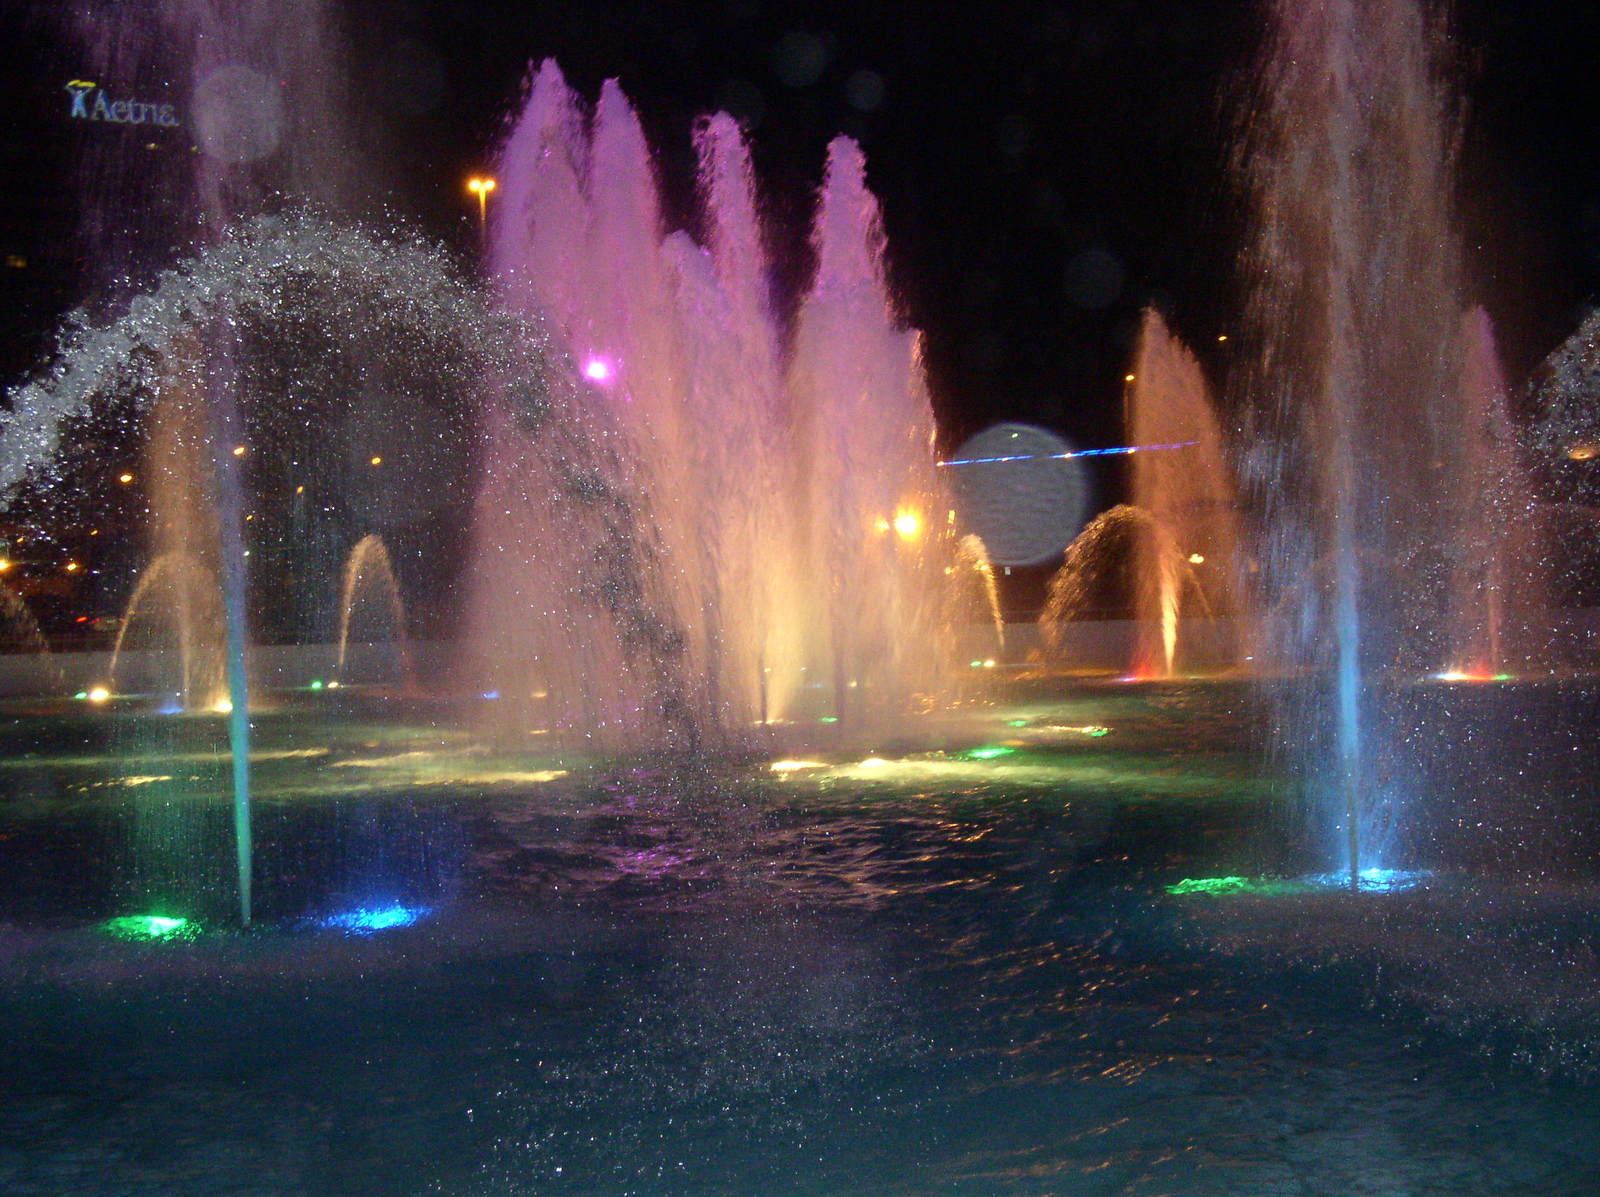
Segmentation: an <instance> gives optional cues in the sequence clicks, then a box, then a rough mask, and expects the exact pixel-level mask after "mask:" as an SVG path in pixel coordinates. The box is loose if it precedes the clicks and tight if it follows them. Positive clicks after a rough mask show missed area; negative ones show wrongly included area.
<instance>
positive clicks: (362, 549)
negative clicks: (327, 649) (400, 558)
mask: <svg viewBox="0 0 1600 1197" xmlns="http://www.w3.org/2000/svg"><path fill="white" fill-rule="evenodd" d="M373 607H378V608H380V610H381V613H382V615H384V616H387V631H388V634H389V639H390V642H391V643H392V645H393V649H394V657H395V667H396V668H397V670H398V676H397V677H396V678H394V679H393V680H395V681H398V682H399V683H400V684H401V685H402V686H404V687H405V688H406V689H408V690H414V689H415V688H416V684H417V676H416V666H415V665H414V664H413V662H412V659H411V643H410V639H409V637H408V636H407V635H406V605H405V600H404V599H403V598H402V597H401V595H400V583H399V582H398V581H397V580H396V578H395V576H394V565H393V563H392V562H391V561H390V560H389V550H388V549H387V548H386V547H385V546H384V543H383V538H382V537H380V536H376V535H373V534H371V533H369V534H368V535H366V536H363V537H362V538H361V539H360V540H358V541H356V544H355V547H354V548H352V549H351V550H350V556H349V557H347V558H346V559H345V563H344V574H343V576H342V577H341V578H340V580H339V656H338V659H337V662H336V663H335V665H334V675H335V676H336V677H337V679H338V680H339V682H340V683H341V684H346V683H348V682H349V681H350V680H352V679H351V678H349V677H348V676H346V672H345V663H346V660H347V658H348V657H349V654H350V628H351V626H352V625H354V626H356V627H357V628H360V627H362V625H363V623H372V622H376V621H374V620H373V619H372V617H371V615H370V614H368V615H367V618H366V620H362V619H358V618H357V617H358V615H361V614H364V613H366V612H367V611H368V609H370V608H373ZM369 638H370V636H369Z"/></svg>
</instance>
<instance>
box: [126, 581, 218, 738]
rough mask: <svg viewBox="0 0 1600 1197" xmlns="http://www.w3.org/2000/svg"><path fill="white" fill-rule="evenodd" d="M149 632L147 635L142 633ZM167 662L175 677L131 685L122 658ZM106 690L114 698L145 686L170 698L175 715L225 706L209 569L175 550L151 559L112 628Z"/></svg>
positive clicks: (150, 676) (148, 675)
mask: <svg viewBox="0 0 1600 1197" xmlns="http://www.w3.org/2000/svg"><path fill="white" fill-rule="evenodd" d="M147 629H148V630H147ZM134 651H138V652H141V653H143V654H146V655H149V656H153V657H156V658H163V657H164V658H166V659H168V660H171V661H172V662H173V663H174V665H175V673H173V674H169V675H167V676H161V677H156V676H155V674H156V673H157V672H159V671H151V670H146V671H145V675H144V676H141V677H139V678H135V679H132V680H130V679H129V677H128V675H127V673H126V671H125V668H124V665H125V661H126V659H127V654H128V653H130V652H134ZM108 673H109V678H108V682H109V686H110V688H111V689H112V690H113V691H114V692H117V693H127V692H135V691H139V690H143V689H145V688H146V687H147V686H148V687H150V688H151V689H153V690H154V691H155V692H156V693H160V694H164V695H170V696H171V698H172V700H173V703H174V707H173V709H174V710H181V711H213V710H217V709H218V708H219V707H220V706H221V704H223V703H224V702H226V701H227V698H228V689H227V684H226V679H225V677H224V670H223V646H222V608H221V591H220V587H219V586H218V583H217V575H216V571H215V570H214V569H207V568H206V567H205V566H204V565H202V564H201V563H200V562H199V561H198V560H196V559H195V558H194V557H192V556H190V555H189V554H188V553H185V552H183V551H182V550H179V549H172V550H168V551H167V552H164V553H162V554H161V555H160V556H158V557H156V558H155V560H153V561H151V562H150V564H149V565H147V566H146V567H145V568H144V572H143V573H141V574H140V575H139V581H138V582H137V583H136V584H135V585H134V588H133V594H132V595H131V596H130V597H129V599H128V606H127V609H126V610H125V611H124V613H123V616H122V623H121V626H119V627H118V628H117V640H116V644H115V646H114V647H113V649H112V652H111V666H110V669H109V671H108Z"/></svg>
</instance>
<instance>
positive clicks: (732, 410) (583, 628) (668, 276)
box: [472, 62, 958, 742]
mask: <svg viewBox="0 0 1600 1197" xmlns="http://www.w3.org/2000/svg"><path fill="white" fill-rule="evenodd" d="M695 146H696V150H697V154H698V158H699V197H700V205H701V210H702V219H701V221H700V225H701V227H702V228H703V230H704V241H705V243H704V244H703V245H702V244H700V243H697V242H696V241H695V240H693V239H692V238H691V237H690V236H689V235H688V234H687V233H684V232H671V233H668V232H667V230H666V229H665V227H664V220H663V218H662V215H661V203H660V199H659V196H658V193H657V182H656V178H655V170H654V165H653V162H652V159H651V156H650V152H649V147H648V146H647V144H646V142H645V139H644V136H643V133H642V131H641V129H640V126H639V122H638V118H637V116H636V115H635V114H634V112H633V110H632V108H631V107H630V106H629V105H628V103H627V100H626V98H625V97H624V96H623V94H622V92H621V90H620V89H619V88H618V87H617V85H616V84H615V83H614V82H612V83H607V84H606V85H605V86H604V87H603V88H602V91H601V94H600V98H599V101H598V103H597V104H596V106H595V108H594V111H593V113H592V116H590V117H589V118H588V119H587V120H586V119H585V114H584V112H583V108H582V105H581V104H580V102H579V101H578V100H577V98H576V97H575V96H574V95H573V94H572V93H571V91H570V90H569V89H568V88H567V86H566V83H565V81H564V80H563V79H562V77H561V74H560V72H559V70H558V69H557V68H556V66H555V65H554V64H553V63H549V62H547V63H545V64H544V65H543V66H542V67H541V68H540V69H539V71H538V72H537V74H536V75H535V78H534V81H533V84H532V88H531V91H530V95H529V100H528V103H527V105H526V107H525V108H524V110H523V113H522V116H521V118H520V120H519V121H518V122H517V124H516V126H515V128H514V129H513V131H512V133H511V135H510V137H509V139H508V141H507V143H506V146H505V148H504V151H503V154H502V162H501V169H500V175H501V179H502V186H503V188H504V190H503V199H502V202H501V204H500V206H499V209H498V211H497V213H496V219H495V225H494V229H493V236H492V243H493V253H492V265H493V268H494V271H495V273H496V276H497V278H498V279H499V280H500V281H501V286H502V289H503V293H504V296H505V298H506V300H507V302H509V303H510V304H512V305H513V306H515V307H518V308H520V309H522V310H524V311H527V312H529V313H542V314H544V315H543V318H547V319H548V320H549V321H550V322H551V323H552V324H553V325H554V326H555V327H556V328H557V329H559V331H560V333H561V334H562V335H563V336H564V338H565V339H566V341H567V343H568V344H569V345H570V347H571V353H572V358H571V360H570V361H568V362H565V363H561V364H559V365H558V367H557V368H558V369H564V370H566V371H569V372H570V377H571V382H570V386H571V387H572V388H581V389H582V390H583V391H584V392H585V393H583V394H582V395H581V397H580V398H578V399H577V401H576V402H577V405H578V407H579V418H578V421H577V427H578V430H580V431H581V432H582V433H583V434H584V435H585V437H586V439H587V441H588V443H589V444H590V445H591V446H592V447H591V448H589V449H583V448H581V447H580V446H578V445H577V444H576V443H568V444H566V445H552V444H551V443H550V437H551V436H553V435H556V434H555V432H553V431H552V429H551V428H549V427H548V426H546V425H544V424H543V423H542V422H541V421H540V420H539V419H538V418H536V417H535V416H531V415H530V413H529V412H528V411H526V410H525V409H522V410H519V409H518V405H517V403H516V401H515V396H514V395H512V396H508V397H507V399H506V401H505V402H502V403H501V404H500V405H499V407H498V409H497V410H495V411H491V412H490V413H488V423H489V426H490V429H491V443H492V448H491V450H490V453H489V462H488V471H487V481H486V484H485V486H484V489H483V492H482V495H481V497H480V518H479V521H478V531H477V541H478V548H477V552H476V557H477V560H478V564H479V569H478V573H477V578H476V581H475V585H474V589H473V616H472V619H473V628H474V637H475V639H476V640H477V641H478V642H480V643H491V642H492V643H494V644H495V645H496V651H495V652H494V653H493V654H492V659H491V660H486V661H485V662H484V668H482V669H480V671H479V673H478V676H479V677H480V678H481V679H482V680H483V685H484V690H485V692H486V693H494V694H499V695H501V696H502V697H509V696H512V695H520V694H524V693H528V692H532V691H533V690H539V691H541V692H545V691H547V692H548V693H549V694H550V695H551V696H552V703H553V706H552V708H551V709H552V710H553V711H554V712H555V715H554V718H555V719H556V722H557V723H559V724H562V725H563V726H564V727H566V728H568V729H570V730H572V731H575V732H580V733H582V734H585V735H591V736H594V735H599V736H602V737H613V738H614V739H618V740H623V741H630V740H631V741H633V742H637V740H638V738H639V736H640V734H641V732H643V733H644V734H645V735H646V736H647V737H648V735H649V733H650V731H651V729H652V725H659V724H660V722H661V720H660V716H659V710H658V708H659V707H660V706H661V703H662V701H663V700H664V699H667V700H669V704H670V706H671V708H672V712H673V717H674V718H677V719H680V720H687V721H688V722H690V723H705V724H710V725H716V726H721V727H738V726H741V725H748V724H753V723H758V722H769V721H774V720H786V719H792V718H796V717H799V716H801V715H802V714H805V715H808V716H812V717H814V716H817V715H826V716H827V717H831V718H839V717H850V718H853V719H857V720H859V719H861V718H864V717H866V716H867V715H868V714H869V713H870V712H873V711H885V712H890V711H893V712H898V711H901V710H903V709H905V707H906V706H907V705H908V704H910V703H912V702H913V701H915V700H916V699H917V698H918V697H919V696H922V695H925V694H927V693H929V692H930V691H932V690H935V689H936V688H937V687H938V683H939V679H940V677H941V676H942V675H943V674H944V671H945V670H946V669H947V668H948V666H949V664H950V661H951V659H952V658H953V655H954V650H953V647H952V645H953V635H952V629H951V612H950V609H949V608H950V603H949V602H948V596H947V595H946V593H945V591H944V590H943V589H942V588H941V585H940V583H941V582H942V581H943V579H944V578H945V577H946V576H947V575H946V574H945V573H944V569H945V567H946V566H951V567H953V566H954V565H955V564H956V561H957V555H958V548H957V544H956V534H955V529H954V528H953V527H952V526H951V523H950V520H949V518H948V515H949V512H950V511H951V510H952V507H951V504H950V502H949V500H948V497H947V496H946V494H945V492H944V488H943V484H942V482H941V480H940V478H939V477H938V471H937V470H936V469H935V467H934V456H933V420H932V413H931V410H930V407H929V403H928V396H927V391H926V385H925V382H924V380H923V373H922V366H921V361H920V352H919V347H918V338H917V334H916V333H915V332H914V331H912V330H909V329H907V328H906V327H905V326H904V324H903V322H902V320H901V319H900V318H899V315H898V313H897V312H896V310H895V308H894V305H893V303H892V301H891V298H890V295H889V289H888V284H887V280H886V278H885V274H884V267H883V255H884V239H883V230H882V223H881V219H880V217H879V214H878V208H877V202H876V200H875V199H874V198H873V196H872V194H871V192H870V191H868V189H867V187H866V182H865V163H864V160H863V158H862V156H861V152H860V150H859V148H858V147H856V145H855V144H854V143H853V142H851V141H849V140H848V139H846V138H839V139H836V140H835V141H834V142H833V144H832V145H830V147H829V152H828V161H827V165H826V170H825V174H824V180H823V184H822V188H821V192H820V196H819V200H818V206H817V212H816V217H815V222H814V226H813V233H812V249H813V253H814V256H815V265H814V270H813V273H812V277H811V282H810V285H809V287H808V288H807V290H806V292H805V294H804V295H803V296H802V297H801V298H800V302H799V304H798V306H797V313H798V314H797V316H796V317H795V323H794V325H793V327H792V328H791V327H785V326H783V325H782V324H781V323H780V321H779V318H778V316H777V314H776V311H775V308H774V305H773V303H772V300H771V274H772V269H771V263H770V260H769V258H768V254H767V236H766V233H765V231H764V229H763V228H762V224H761V220H760V216H759V212H760V205H759V203H758V200H757V194H756V185H755V179H754V175H753V172H752V170H751V167H750V161H749V152H748V149H747V147H746V145H745V142H744V139H743V136H742V134H741V133H740V131H739V129H738V127H737V125H736V124H735V123H734V122H733V121H732V119H731V118H729V117H727V116H722V115H719V116H715V117H712V118H709V119H707V120H706V121H704V122H702V123H701V124H700V126H699V127H698V129H697V131H696V134H695ZM573 453H576V454H577V455H578V457H579V458H582V460H581V461H578V460H575V459H574V457H573ZM504 709H505V710H506V711H507V712H508V714H507V719H508V720H509V721H510V722H511V723H512V724H515V723H516V722H517V721H518V720H520V719H522V718H523V717H524V716H523V715H522V714H519V713H518V711H519V708H518V707H517V706H515V705H508V706H507V707H505V708H504ZM655 730H657V731H660V730H663V729H662V728H660V727H659V726H657V727H656V728H655Z"/></svg>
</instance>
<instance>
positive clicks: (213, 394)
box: [206, 321, 251, 927]
mask: <svg viewBox="0 0 1600 1197" xmlns="http://www.w3.org/2000/svg"><path fill="white" fill-rule="evenodd" d="M218 323H219V325H220V326H221V327H220V328H219V330H218V335H217V336H216V337H215V339H214V341H213V344H212V356H211V359H210V361H209V362H208V363H207V370H206V384H207V394H206V400H207V406H208V407H209V409H210V412H211V427H212V447H213V456H214V459H215V461H216V470H217V520H218V525H219V530H220V532H221V537H220V539H221V557H222V569H221V572H222V609H223V615H224V625H225V628H226V634H227V669H228V701H229V704H230V705H229V708H228V751H229V753H230V754H231V756H232V757H233V841H234V848H235V853H236V856H237V863H238V874H239V922H240V923H241V924H242V925H243V926H246V927H248V926H249V925H250V913H251V911H250V906H251V901H250V883H251V842H250V840H251V836H250V830H251V829H250V685H249V677H248V671H247V669H246V652H247V638H246V637H247V632H246V627H245V558H244V554H245V548H244V532H243V520H242V508H243V503H242V500H241V494H242V489H243V488H242V487H241V485H240V482H239V468H240V458H241V457H242V456H243V450H244V448H245V446H244V442H243V439H242V437H241V436H240V420H239V407H238V398H237V395H236V393H235V390H236V388H235V383H236V381H237V375H236V370H235V365H236V363H235V360H234V350H235V345H234V341H233V336H232V333H231V331H230V330H228V329H227V326H226V322H225V321H219V322H218Z"/></svg>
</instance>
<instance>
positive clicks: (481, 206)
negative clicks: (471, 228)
mask: <svg viewBox="0 0 1600 1197" xmlns="http://www.w3.org/2000/svg"><path fill="white" fill-rule="evenodd" d="M494 188H495V182H494V180H493V179H491V178H490V177H489V176H488V175H473V176H472V178H470V179H468V180H467V190H468V191H470V192H471V193H472V194H473V195H475V196H477V197H478V240H479V242H480V243H482V244H485V245H486V244H488V241H489V193H490V192H491V191H493V190H494Z"/></svg>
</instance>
